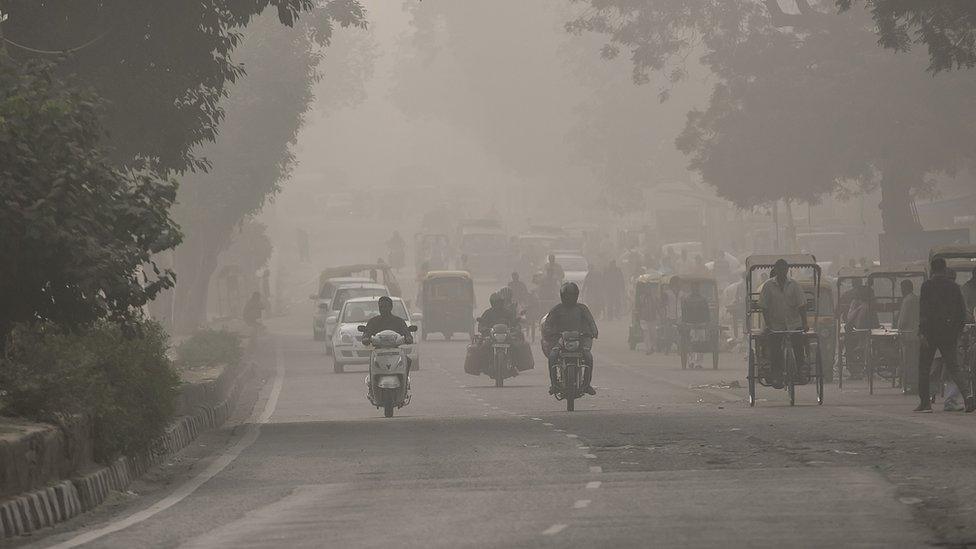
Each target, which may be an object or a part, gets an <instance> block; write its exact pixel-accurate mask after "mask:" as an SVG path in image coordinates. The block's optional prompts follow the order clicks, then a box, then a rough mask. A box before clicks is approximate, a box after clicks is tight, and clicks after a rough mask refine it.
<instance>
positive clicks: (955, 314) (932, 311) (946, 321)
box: [915, 257, 976, 413]
mask: <svg viewBox="0 0 976 549" xmlns="http://www.w3.org/2000/svg"><path fill="white" fill-rule="evenodd" d="M930 267H931V272H932V278H930V279H929V280H926V281H925V282H924V283H923V284H922V290H921V292H920V293H921V295H920V296H919V322H918V333H919V344H920V350H919V358H918V396H919V399H920V400H921V402H920V403H919V405H918V407H917V408H915V411H916V412H921V413H930V412H932V401H931V397H930V396H929V371H930V370H931V368H932V360H933V359H934V358H935V352H936V351H939V353H940V354H941V355H942V365H943V368H944V371H945V373H946V374H947V375H948V376H949V379H951V380H952V381H954V382H955V383H956V386H957V387H959V390H960V391H962V392H963V394H968V391H966V388H967V387H968V384H967V383H965V377H964V376H963V375H962V372H960V371H959V362H958V360H957V357H956V354H957V353H956V350H957V344H958V342H959V335H960V334H961V333H962V329H963V325H964V324H965V322H966V306H965V301H964V299H963V296H962V291H961V290H960V289H959V286H958V285H957V284H956V283H955V282H953V281H952V278H950V277H949V273H948V269H947V267H946V262H945V259H943V258H941V257H937V258H935V259H933V260H932V263H931V265H930ZM974 409H976V405H974V402H973V397H971V396H968V397H966V412H972V411H973V410H974Z"/></svg>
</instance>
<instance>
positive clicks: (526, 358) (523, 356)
mask: <svg viewBox="0 0 976 549" xmlns="http://www.w3.org/2000/svg"><path fill="white" fill-rule="evenodd" d="M512 359H513V362H514V363H515V367H516V368H517V369H518V371H520V372H524V371H526V370H531V369H532V368H535V357H533V356H532V346H531V345H529V342H527V341H520V342H518V343H513V344H512Z"/></svg>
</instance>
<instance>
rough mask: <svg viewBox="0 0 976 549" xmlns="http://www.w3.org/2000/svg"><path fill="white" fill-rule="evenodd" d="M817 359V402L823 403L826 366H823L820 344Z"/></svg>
mask: <svg viewBox="0 0 976 549" xmlns="http://www.w3.org/2000/svg"><path fill="white" fill-rule="evenodd" d="M814 356H815V357H816V360H817V364H816V368H817V369H816V372H817V404H818V405H823V402H824V381H826V380H825V379H824V367H823V356H822V355H821V354H820V344H819V343H818V344H817V352H816V354H815V355H814Z"/></svg>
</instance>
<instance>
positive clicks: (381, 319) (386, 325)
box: [363, 296, 413, 345]
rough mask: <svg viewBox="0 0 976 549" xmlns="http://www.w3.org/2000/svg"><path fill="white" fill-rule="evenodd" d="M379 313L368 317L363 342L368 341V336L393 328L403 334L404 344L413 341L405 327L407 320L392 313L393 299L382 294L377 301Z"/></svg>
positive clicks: (411, 335)
mask: <svg viewBox="0 0 976 549" xmlns="http://www.w3.org/2000/svg"><path fill="white" fill-rule="evenodd" d="M378 305H379V308H380V314H379V315H377V316H374V317H373V318H371V319H369V322H367V323H366V331H365V332H363V342H364V343H365V342H368V341H369V338H371V337H373V336H374V335H376V334H378V333H380V332H382V331H384V330H393V331H394V332H396V333H398V334H400V335H401V336H403V340H404V341H403V342H404V343H405V344H408V345H409V344H411V343H413V334H411V333H410V329H409V328H408V327H407V322H406V321H405V320H403V319H402V318H400V317H398V316H396V315H395V314H393V300H392V299H390V298H389V297H387V296H382V297H380V299H379V302H378Z"/></svg>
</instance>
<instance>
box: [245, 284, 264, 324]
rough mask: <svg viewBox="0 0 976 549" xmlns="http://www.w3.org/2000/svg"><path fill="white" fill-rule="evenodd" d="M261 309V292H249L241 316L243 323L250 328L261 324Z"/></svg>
mask: <svg viewBox="0 0 976 549" xmlns="http://www.w3.org/2000/svg"><path fill="white" fill-rule="evenodd" d="M263 310H264V304H263V303H261V292H254V293H253V294H251V298H250V299H248V300H247V303H246V304H244V310H243V311H242V313H241V317H243V319H244V323H245V324H247V325H248V326H250V327H251V328H257V327H258V325H260V324H261V312H262V311H263Z"/></svg>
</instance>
